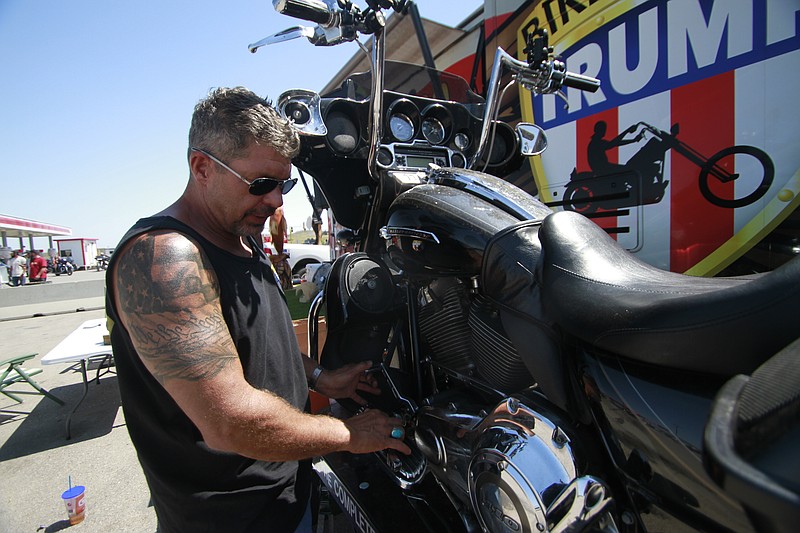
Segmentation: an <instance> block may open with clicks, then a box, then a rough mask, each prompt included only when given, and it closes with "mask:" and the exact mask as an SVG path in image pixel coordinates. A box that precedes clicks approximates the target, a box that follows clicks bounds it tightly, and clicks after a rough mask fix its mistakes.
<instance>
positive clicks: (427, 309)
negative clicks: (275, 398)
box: [251, 0, 800, 532]
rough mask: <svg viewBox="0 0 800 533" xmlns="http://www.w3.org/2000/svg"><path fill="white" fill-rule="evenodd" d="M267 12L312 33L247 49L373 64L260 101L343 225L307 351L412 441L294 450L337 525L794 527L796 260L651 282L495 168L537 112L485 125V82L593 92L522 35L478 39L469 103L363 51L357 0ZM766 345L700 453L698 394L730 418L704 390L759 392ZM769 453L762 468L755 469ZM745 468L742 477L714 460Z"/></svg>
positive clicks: (456, 91) (377, 28) (490, 112)
mask: <svg viewBox="0 0 800 533" xmlns="http://www.w3.org/2000/svg"><path fill="white" fill-rule="evenodd" d="M274 3H275V5H276V7H277V8H278V9H279V10H281V11H282V12H284V13H287V14H290V15H292V16H295V17H299V18H303V19H306V20H311V21H313V22H316V23H317V24H318V26H317V27H316V28H302V27H298V28H293V29H291V30H287V31H286V32H282V33H281V34H278V35H277V36H274V37H271V38H267V39H265V40H263V41H261V42H259V43H255V44H253V45H251V50H252V51H255V50H256V49H257V48H258V47H260V46H262V45H264V44H271V43H273V42H279V41H282V40H286V39H287V38H291V37H306V38H308V39H309V40H310V41H311V42H312V43H314V44H318V45H331V44H338V43H340V42H348V41H352V40H353V39H355V37H356V36H357V35H358V34H359V33H361V34H372V35H374V38H373V39H372V43H371V44H372V51H371V54H372V72H371V73H365V74H356V75H353V76H350V77H349V78H348V79H346V80H345V82H344V83H343V84H342V86H341V87H340V88H338V89H337V90H335V91H333V92H331V93H329V94H323V95H320V94H317V93H314V92H312V91H305V90H291V91H287V92H286V93H284V94H283V95H281V96H280V98H279V99H278V100H277V107H278V109H279V112H281V113H282V114H283V115H284V116H285V117H287V118H289V119H290V120H292V121H293V122H294V124H295V126H296V127H297V129H298V130H299V132H300V133H301V137H302V149H301V153H300V155H299V156H298V157H297V158H296V159H295V161H294V164H295V165H296V166H297V167H298V168H300V169H301V170H302V171H303V172H305V173H308V174H309V175H311V176H313V178H314V179H315V181H316V182H317V184H318V185H319V187H320V189H321V190H322V191H323V193H324V195H325V197H326V199H327V201H328V204H329V205H330V207H331V209H332V211H333V214H334V216H335V218H336V220H337V221H338V222H339V223H340V224H342V225H343V226H346V227H348V228H352V229H353V230H354V231H355V233H356V235H355V236H356V239H354V240H355V241H356V242H357V245H356V251H355V252H351V253H347V254H344V255H343V256H341V257H339V258H338V259H337V260H336V261H335V262H334V264H333V265H332V267H331V269H330V271H329V273H328V275H327V279H326V281H325V283H324V290H323V291H322V292H320V294H319V296H318V297H317V298H316V299H315V300H314V303H313V304H312V307H311V312H310V315H309V346H310V351H311V355H312V356H313V357H318V358H319V361H320V363H321V365H322V366H324V367H325V368H337V367H339V366H342V365H344V364H347V363H352V362H356V361H362V360H366V359H369V360H371V361H372V362H373V371H374V372H375V374H376V375H377V376H379V378H380V381H381V389H382V391H383V393H382V394H381V395H380V396H379V397H371V398H370V404H371V405H370V406H371V407H373V408H379V409H382V410H384V411H386V412H388V413H391V414H393V415H396V416H398V417H400V418H401V419H402V420H404V422H405V430H406V436H405V439H406V442H407V443H408V445H409V446H410V447H411V449H412V450H413V453H412V454H411V455H409V456H405V455H402V454H398V453H395V452H383V453H375V454H367V455H361V456H356V455H351V454H346V453H339V454H331V455H328V456H325V457H322V458H319V459H318V460H316V461H315V469H316V471H317V473H318V474H319V476H320V478H321V479H322V481H323V482H324V485H325V486H326V487H327V490H328V492H329V493H330V495H331V496H333V497H334V498H335V500H336V501H337V502H338V504H339V506H340V507H341V509H343V510H344V511H345V512H346V513H347V514H348V515H349V516H350V518H351V519H352V522H353V526H354V528H355V529H356V530H358V531H381V532H385V531H402V532H408V531H436V532H440V531H466V532H474V531H480V530H483V531H492V532H516V531H526V532H539V531H580V530H602V531H620V530H622V531H677V530H688V529H694V530H737V531H738V530H747V529H752V528H753V527H754V526H753V525H754V524H755V526H756V527H762V525H763V524H764V522H762V521H759V519H758V517H757V514H758V512H763V511H764V510H765V509H766V510H767V514H768V517H770V518H771V519H773V521H774V520H776V519H777V522H778V523H786V524H793V522H792V521H791V520H790V519H789V518H787V517H791V516H792V514H791V513H792V512H794V513H797V510H798V509H800V504H798V500H797V496H796V495H797V493H798V492H800V491H798V490H797V489H798V487H797V479H800V477H798V476H797V475H796V474H797V468H798V460H797V455H798V454H797V452H796V450H797V443H798V430H797V426H796V422H797V420H798V419H800V414H799V413H798V411H800V409H799V408H798V403H799V402H798V396H800V394H798V391H800V377H798V372H797V371H787V370H786V369H787V365H786V364H785V361H786V360H787V357H788V359H789V360H791V355H792V354H794V356H795V359H796V356H800V348H797V347H795V348H792V347H791V346H789V345H790V344H791V343H792V342H793V341H794V340H795V339H798V338H800V320H798V318H797V317H798V316H800V259H796V260H794V261H792V262H790V263H789V264H787V265H785V266H784V267H782V268H779V269H778V270H776V271H774V272H772V273H769V274H765V275H762V276H754V277H749V278H727V279H704V278H694V277H688V276H683V275H680V274H674V273H670V272H665V271H662V270H659V269H656V268H654V267H652V266H649V265H647V264H645V263H642V262H640V261H638V260H637V259H636V258H634V257H633V256H632V255H631V254H629V253H628V252H627V251H625V250H624V249H622V248H621V247H620V246H619V245H618V244H617V243H616V242H615V241H614V240H612V239H611V238H610V237H608V236H607V235H606V233H605V232H604V231H603V230H602V229H600V228H599V227H598V226H597V225H595V224H594V223H592V222H591V221H590V220H588V219H587V218H585V217H584V216H583V215H581V214H579V213H575V212H571V211H563V212H557V213H553V212H552V211H551V209H550V208H548V207H547V206H545V205H543V204H542V203H541V202H540V201H539V200H537V199H536V198H534V197H532V196H530V195H528V194H527V193H525V192H523V191H522V190H520V189H518V188H517V187H514V186H512V185H511V184H509V183H507V182H506V181H504V180H503V179H501V177H497V176H502V175H504V174H506V173H508V172H510V171H511V170H514V169H515V168H518V167H519V166H520V165H521V164H522V162H523V161H524V156H529V155H535V154H538V153H540V152H541V151H543V150H544V148H545V147H546V140H545V137H544V134H543V132H542V130H541V129H539V128H537V127H536V126H533V125H531V124H518V125H517V126H516V127H515V128H512V127H510V126H509V125H507V124H505V123H502V122H499V121H497V120H496V113H497V109H498V102H499V100H500V98H499V97H500V87H501V81H502V80H507V79H509V76H506V75H505V74H508V73H510V74H512V76H513V78H512V79H513V80H514V81H515V82H516V83H518V84H520V85H522V86H523V87H524V88H526V89H528V90H530V91H533V92H535V93H552V92H556V91H558V90H560V88H561V87H562V86H571V87H576V88H579V89H584V90H592V89H596V88H597V86H598V82H597V80H593V79H591V78H586V77H583V76H578V75H574V74H572V73H569V72H567V71H566V70H565V68H564V64H563V63H562V62H561V61H559V60H558V59H556V58H554V57H553V55H552V50H551V49H550V48H549V46H548V43H547V35H546V33H545V32H543V31H537V32H532V33H531V34H530V35H529V36H528V40H527V43H526V44H527V49H526V52H527V58H526V60H524V61H521V60H517V59H514V58H513V57H511V56H510V55H508V54H507V53H506V52H504V51H503V50H501V49H498V50H497V52H496V55H495V59H494V63H493V67H492V72H491V77H490V80H489V82H488V84H487V86H488V91H487V95H486V98H483V97H481V96H479V95H477V94H475V93H473V92H472V91H471V90H470V89H469V87H468V85H467V83H466V82H465V81H464V80H462V79H460V78H457V77H455V76H452V75H450V74H446V73H443V72H438V71H436V70H433V69H429V68H425V67H420V66H417V65H408V64H398V63H391V62H388V61H384V48H385V41H384V34H383V31H382V30H383V20H384V19H383V14H382V13H381V11H380V10H379V8H378V5H377V3H376V2H371V3H370V6H371V7H370V8H367V9H364V10H363V11H361V10H359V9H358V8H356V7H355V6H353V5H352V4H351V3H349V2H348V3H344V2H340V3H339V5H340V7H338V8H335V9H334V8H332V7H329V5H328V4H326V3H323V2H321V1H318V0H316V1H315V0H303V1H300V0H294V1H292V0H281V1H276V2H274ZM380 4H381V5H382V6H384V7H388V6H389V5H391V6H392V7H394V8H395V9H396V10H399V11H402V10H403V8H405V7H407V5H406V3H405V2H388V1H383V2H380ZM342 6H343V7H342ZM362 46H363V45H362ZM478 169H480V170H478ZM323 311H324V313H325V316H326V322H327V337H326V341H325V343H324V346H323V347H322V349H321V351H320V350H319V349H318V334H319V332H318V327H317V324H318V321H319V319H320V316H321V314H322V312H323ZM787 346H789V348H786V347H787ZM794 346H797V345H796V344H795V345H794ZM781 350H788V354H789V355H788V356H787V355H786V353H784V354H783V355H781V356H780V357H782V361H783V362H784V364H783V365H782V366H779V368H780V369H781V370H782V371H779V372H769V373H768V374H767V375H768V376H769V381H768V383H769V384H770V387H767V388H766V389H767V391H766V392H764V390H765V387H763V386H761V387H758V386H751V387H747V389H748V391H754V392H752V393H751V394H749V395H748V398H746V399H747V401H745V402H744V403H743V405H747V406H749V407H748V409H750V411H748V412H747V413H745V414H743V416H739V417H737V416H736V413H733V417H731V416H728V417H727V418H726V417H725V416H722V415H718V416H716V418H714V419H713V420H712V422H714V420H716V423H712V424H710V425H709V428H710V429H709V432H708V440H709V442H711V441H714V442H715V443H716V444H715V445H714V446H707V447H705V446H704V440H703V439H704V430H705V429H706V425H707V421H708V419H709V414H710V413H711V411H712V406H713V404H714V399H715V396H716V395H717V394H718V392H719V391H721V390H722V391H723V392H725V391H727V393H725V394H727V396H725V394H722V395H721V397H720V400H719V401H720V402H722V403H721V404H718V405H717V409H716V411H715V412H718V411H720V410H721V411H722V413H723V415H725V414H727V415H731V413H732V412H731V409H726V408H725V406H726V405H733V404H735V403H736V401H737V399H738V398H739V396H740V393H741V390H740V389H741V381H740V382H739V388H738V389H736V390H734V391H731V390H730V389H726V388H724V387H723V386H724V385H725V383H726V382H727V381H729V380H731V378H733V377H734V376H737V375H750V374H753V378H750V381H753V382H754V383H756V384H759V383H761V384H763V383H764V380H763V377H760V376H763V375H764V373H763V371H759V372H756V369H757V368H759V367H760V366H761V365H764V364H767V365H768V364H769V363H768V362H769V361H770V360H771V358H772V357H773V355H774V354H776V353H778V352H780V351H781ZM776 357H778V356H776ZM772 364H773V365H774V364H775V363H772ZM797 367H798V365H796V364H795V365H794V366H793V368H797ZM737 379H739V380H747V379H748V378H744V377H740V378H737ZM779 391H783V392H779ZM786 391H789V392H788V393H787V392H786ZM753 395H755V402H754V401H753V398H752V396H753ZM760 395H766V397H762V396H760ZM726 398H727V399H726ZM726 402H727V403H726ZM720 405H722V407H720ZM760 407H765V408H764V409H760ZM358 409H359V406H357V405H355V404H354V403H348V402H347V401H341V402H337V403H333V404H332V406H331V412H332V413H333V414H334V415H337V416H342V417H347V416H352V415H353V414H355V413H357V412H358ZM776 417H777V418H776ZM765 426H768V429H769V431H759V428H763V427H765ZM754 428H755V429H754ZM714 429H716V430H717V431H716V432H715V431H713V430H714ZM745 430H746V431H745ZM720 434H722V436H721V437H720V436H719V435H720ZM741 436H744V437H746V439H745V440H746V444H747V445H746V446H741V445H739V444H737V443H738V442H740V441H741V439H740V438H739V437H741ZM765 438H766V439H767V440H766V441H765V440H764V439H765ZM773 443H778V444H780V445H781V446H783V447H782V448H781V449H780V450H779V451H778V452H774V451H771V449H770V448H769V446H767V445H772V444H773ZM704 449H705V450H706V454H705V466H704ZM787 450H788V451H787ZM792 450H794V451H792ZM737 454H738V455H737ZM740 456H741V457H740ZM736 457H740V458H741V460H739V461H738V462H737V461H736V460H731V459H732V458H736ZM767 459H772V460H773V461H777V462H778V463H777V464H773V465H771V466H770V468H766V469H765V468H764V465H763V464H759V461H762V462H764V461H767ZM748 461H750V462H751V463H750V464H751V466H752V468H751V469H750V470H749V471H748V474H747V475H739V474H726V473H727V472H729V471H734V472H736V468H737V465H740V464H745V463H747V462H748ZM753 461H755V462H754V463H753ZM731 465H733V466H732V467H731ZM706 468H708V470H709V471H710V472H711V475H709V474H708V473H707V472H706ZM776 473H777V474H781V476H780V477H779V476H778V475H777V474H776ZM759 475H760V476H761V477H759ZM765 479H769V480H770V483H772V484H773V485H770V486H769V487H767V486H766V485H767V483H766V482H765V481H764V480H765ZM731 480H733V482H731ZM754 480H755V481H754ZM717 483H719V484H720V485H718V484H717ZM775 487H778V488H779V489H780V490H782V491H783V492H782V493H781V494H780V496H783V497H786V498H788V499H785V500H780V498H779V497H776V495H775V494H776V490H777V489H776V490H768V489H775ZM737 488H739V489H742V490H740V491H738V492H737V490H736V489H737ZM761 489H764V490H761ZM726 491H729V492H726ZM756 493H757V494H758V496H757V497H754V498H753V499H749V500H748V497H749V495H753V494H756ZM792 497H794V498H795V499H794V500H792ZM740 498H744V499H745V500H746V501H745V503H744V504H743V503H741V502H740ZM776 498H777V499H776ZM776 502H777V503H776ZM787 502H788V503H787ZM754 506H755V507H756V508H757V509H756V510H755V511H753V509H752V508H753V507H754ZM775 509H779V511H774V510H775ZM779 513H783V514H779ZM773 523H774V522H773Z"/></svg>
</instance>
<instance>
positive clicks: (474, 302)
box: [417, 277, 534, 393]
mask: <svg viewBox="0 0 800 533" xmlns="http://www.w3.org/2000/svg"><path fill="white" fill-rule="evenodd" d="M417 305H418V308H419V324H420V332H421V337H422V342H423V345H424V348H425V352H426V354H428V355H429V356H430V357H431V360H432V361H433V362H434V363H435V364H437V365H440V366H442V367H444V368H447V369H449V370H452V371H455V372H458V373H462V374H466V375H469V376H470V377H472V378H475V379H479V380H481V381H484V382H485V383H486V384H487V385H488V386H489V387H491V388H493V389H496V390H499V391H503V392H508V393H510V392H515V391H518V390H520V389H523V388H526V387H530V386H531V385H533V384H534V379H533V377H532V376H531V375H530V373H529V372H528V369H527V368H526V366H525V363H524V362H523V360H522V358H521V357H520V355H519V353H518V352H517V350H516V349H515V348H514V345H513V344H512V342H511V341H510V340H509V339H508V337H507V336H506V334H505V331H504V329H503V325H502V323H501V322H500V317H499V314H498V312H497V311H496V310H495V308H494V307H493V306H492V305H491V303H490V302H489V301H488V300H487V299H486V298H484V297H482V296H480V295H477V296H473V295H472V294H471V292H470V290H469V288H468V287H467V285H466V283H465V282H463V281H461V280H460V279H458V278H455V277H452V278H446V277H445V278H438V279H436V280H434V281H432V282H431V283H429V284H428V285H426V286H424V287H423V288H422V289H420V291H419V301H418V302H417Z"/></svg>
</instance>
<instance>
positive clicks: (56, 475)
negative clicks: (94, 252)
mask: <svg viewBox="0 0 800 533" xmlns="http://www.w3.org/2000/svg"><path fill="white" fill-rule="evenodd" d="M103 276H104V272H92V271H86V272H83V271H80V272H75V273H74V274H73V275H72V276H59V277H57V278H56V277H55V276H51V281H50V283H48V284H47V285H45V286H31V287H8V286H5V287H2V288H0V360H6V359H8V358H10V357H14V356H17V355H23V354H28V353H34V352H36V353H38V355H37V356H36V357H35V358H34V359H33V360H31V361H29V362H28V363H26V364H25V368H40V369H42V372H41V373H40V374H38V375H36V376H34V379H35V380H36V381H37V382H38V383H39V385H41V386H42V387H44V388H45V389H47V390H49V391H50V392H51V393H53V394H54V395H55V396H57V397H58V398H60V399H62V400H63V401H64V402H65V405H64V406H60V405H58V404H57V403H56V402H54V401H52V400H50V399H48V398H46V397H44V396H40V395H38V394H25V395H24V396H21V397H22V399H23V400H24V401H23V403H21V404H20V403H17V402H15V401H14V400H12V399H11V398H9V397H7V396H5V395H0V531H3V532H13V533H17V532H41V531H44V532H51V531H61V530H63V529H66V528H70V529H71V530H75V531H85V532H95V531H96V532H109V531H126V532H149V533H152V532H154V531H156V517H155V512H154V510H153V508H152V507H151V506H150V505H149V504H150V493H149V491H148V489H147V484H146V482H145V480H144V475H143V473H142V470H141V467H140V466H139V462H138V461H137V459H136V453H135V451H134V448H133V445H132V444H131V442H130V438H129V436H128V431H127V428H126V426H125V420H124V417H123V415H122V409H121V407H120V399H119V389H118V387H117V378H116V375H115V374H113V373H110V374H104V375H102V376H101V377H100V379H99V382H98V381H96V380H92V381H90V383H89V388H88V391H87V395H86V399H85V400H84V401H83V402H82V403H81V405H80V406H79V407H78V408H77V410H76V411H75V413H74V415H73V416H72V422H71V432H72V438H71V439H70V440H67V439H66V419H67V416H68V414H69V412H70V411H71V410H72V409H73V408H75V406H76V405H77V403H78V401H79V400H80V398H81V395H82V393H83V380H82V379H81V373H80V365H79V364H74V365H70V364H69V363H65V364H62V365H42V364H41V362H40V361H41V358H42V357H43V356H44V355H45V354H47V352H49V351H50V350H51V349H53V348H54V347H55V346H56V345H57V344H58V343H59V342H61V340H62V339H64V338H65V337H66V336H67V335H69V334H70V333H71V332H72V331H74V330H75V329H76V328H77V327H78V326H80V324H82V323H83V322H84V321H86V320H89V319H93V318H102V317H104V316H105V312H104V311H103V304H102V302H103V292H102V283H101V284H99V285H98V283H97V282H96V280H102V279H103ZM59 284H74V285H75V287H68V289H69V291H73V290H74V291H75V294H74V296H76V297H75V298H67V299H55V300H53V299H49V298H48V295H51V294H55V296H56V297H58V295H59V294H62V293H61V292H55V293H54V292H53V288H54V287H55V286H57V285H59ZM98 287H100V289H99V291H98ZM24 291H30V292H24ZM34 291H36V292H34ZM30 295H34V296H35V301H33V302H32V303H25V304H21V305H9V304H11V303H14V302H15V301H20V298H23V297H24V300H23V301H27V300H28V298H29V297H30ZM2 370H5V368H3V369H0V371H2ZM94 370H95V368H94V367H92V366H90V374H89V377H90V378H94V377H95V374H96V372H95V371H94ZM10 390H16V391H31V392H34V389H33V388H32V387H29V386H28V385H22V384H17V385H15V386H14V387H13V388H12V389H10ZM70 479H71V480H72V483H73V485H84V486H85V487H86V502H87V506H86V509H87V510H86V519H85V520H84V521H83V522H82V523H80V524H78V525H75V526H70V524H69V521H68V520H67V513H66V509H65V506H64V503H63V502H62V500H61V493H62V492H63V491H65V490H67V488H68V486H69V482H70V481H69V480H70Z"/></svg>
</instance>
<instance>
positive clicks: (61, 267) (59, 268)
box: [53, 257, 75, 276]
mask: <svg viewBox="0 0 800 533" xmlns="http://www.w3.org/2000/svg"><path fill="white" fill-rule="evenodd" d="M54 261H55V265H54V267H53V270H54V273H55V275H56V276H60V275H61V274H66V275H67V276H71V275H72V273H73V272H75V265H73V264H72V261H70V260H69V259H67V258H66V257H58V258H56V259H55V260H54Z"/></svg>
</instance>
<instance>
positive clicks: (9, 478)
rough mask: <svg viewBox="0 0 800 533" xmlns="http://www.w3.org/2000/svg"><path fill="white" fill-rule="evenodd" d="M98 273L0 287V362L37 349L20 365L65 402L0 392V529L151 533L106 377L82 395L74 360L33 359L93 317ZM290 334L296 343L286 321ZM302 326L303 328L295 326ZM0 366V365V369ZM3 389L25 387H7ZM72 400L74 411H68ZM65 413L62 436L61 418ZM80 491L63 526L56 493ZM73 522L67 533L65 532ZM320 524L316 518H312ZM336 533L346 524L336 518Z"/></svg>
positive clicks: (112, 380) (99, 290)
mask: <svg viewBox="0 0 800 533" xmlns="http://www.w3.org/2000/svg"><path fill="white" fill-rule="evenodd" d="M104 276H105V272H95V271H78V272H75V273H74V274H73V275H72V276H58V277H56V276H52V275H51V279H50V281H49V282H48V283H47V284H45V285H40V286H27V287H8V286H2V287H0V361H4V360H6V359H9V358H11V357H15V356H19V355H24V354H29V353H37V355H36V357H35V358H34V359H32V360H31V361H29V362H27V363H26V364H25V365H24V366H25V368H39V369H41V370H42V372H41V373H39V374H37V375H36V376H34V379H35V380H36V381H37V383H38V384H39V385H41V386H42V387H44V388H45V389H47V390H49V391H50V392H51V393H52V394H54V395H55V396H57V397H58V398H60V399H61V400H63V401H64V402H65V405H64V406H60V405H59V404H58V403H56V402H54V401H52V400H51V399H49V398H46V397H44V396H41V395H38V394H25V395H24V396H22V398H23V400H24V401H23V403H17V402H15V401H14V400H12V399H11V398H9V397H7V396H5V395H2V394H0V533H6V532H9V533H18V532H19V533H27V532H53V531H61V530H64V529H67V528H70V530H71V531H72V530H74V531H83V532H87V533H89V532H103V533H106V532H116V531H124V532H131V533H139V532H142V533H152V532H154V531H156V530H157V523H156V516H155V511H154V510H153V507H152V506H151V505H150V493H149V490H148V488H147V484H146V482H145V479H144V474H143V473H142V470H141V467H140V465H139V462H138V460H137V458H136V452H135V450H134V448H133V445H132V444H131V441H130V437H129V436H128V430H127V427H126V426H125V419H124V416H123V413H122V408H121V403H120V397H119V388H118V385H117V378H116V375H115V374H114V373H113V372H112V373H104V374H101V376H100V378H99V380H97V379H93V378H95V376H96V375H97V367H96V366H94V365H90V367H89V378H90V381H89V386H88V390H87V394H86V397H85V399H84V400H83V402H82V403H80V405H78V404H79V401H80V400H81V396H82V394H83V391H84V387H83V380H82V378H81V372H80V364H79V363H76V364H69V363H65V364H61V365H42V364H41V358H42V357H43V356H44V355H46V354H47V353H48V352H49V351H50V350H52V349H53V348H54V347H55V346H56V345H57V344H58V343H59V342H61V341H62V340H63V339H64V338H65V337H66V336H67V335H69V334H70V333H71V332H73V331H74V330H75V329H76V328H78V326H80V325H81V324H82V323H83V322H85V321H87V320H91V319H97V318H103V317H104V316H105V311H104V308H103V301H104V293H105V288H104V284H103V281H102V280H103V279H104ZM296 327H297V328H298V338H299V339H300V340H301V343H302V342H303V339H304V334H302V332H301V329H302V327H304V324H302V323H301V324H296ZM303 331H305V330H303ZM3 370H5V367H3V368H0V372H2V371H3ZM9 390H14V391H31V392H35V391H34V389H33V388H32V387H29V386H28V385H22V384H17V385H15V386H13V387H12V388H10V389H9ZM76 406H77V409H76ZM73 409H75V411H74V414H73V415H72V418H71V434H72V437H71V439H69V440H67V439H66V420H67V416H68V415H69V413H70V412H71V411H72V410H73ZM70 480H71V482H72V484H73V485H83V486H85V487H86V518H85V520H84V521H83V522H82V523H80V524H77V525H75V526H70V524H69V521H68V520H67V513H66V509H65V506H64V503H63V502H62V500H61V493H62V492H64V491H65V490H67V488H68V487H69V483H70ZM73 528H74V529H73ZM320 529H322V524H320ZM331 529H333V530H334V531H335V532H336V533H344V532H350V533H352V528H351V527H350V526H349V524H347V523H346V521H345V520H344V515H343V514H342V515H339V516H337V517H336V520H335V522H334V524H333V525H332V528H331Z"/></svg>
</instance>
